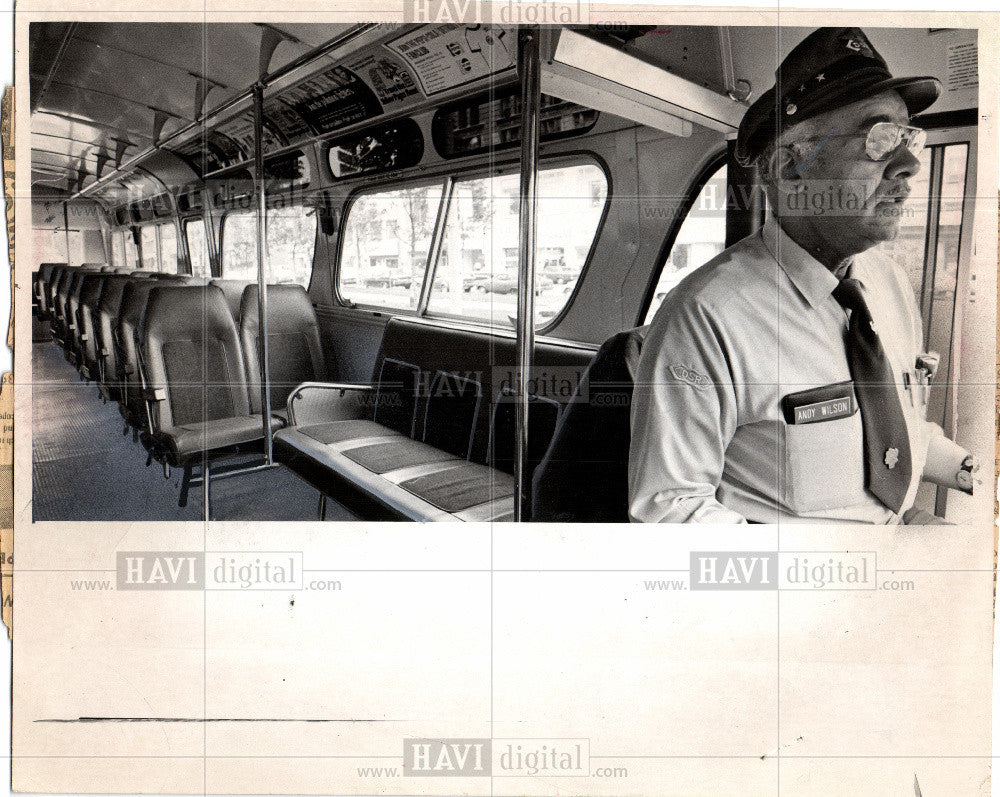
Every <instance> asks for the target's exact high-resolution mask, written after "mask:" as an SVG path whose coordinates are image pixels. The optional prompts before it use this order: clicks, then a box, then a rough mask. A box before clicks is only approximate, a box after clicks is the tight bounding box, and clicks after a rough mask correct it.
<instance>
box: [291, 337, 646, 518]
mask: <svg viewBox="0 0 1000 797" xmlns="http://www.w3.org/2000/svg"><path fill="white" fill-rule="evenodd" d="M639 337H640V336H639V335H638V334H637V333H636V332H626V333H622V334H620V335H618V336H615V338H613V339H611V340H610V341H608V343H607V344H605V346H603V347H602V348H601V349H600V350H599V351H598V352H597V356H596V357H595V356H594V351H593V349H591V348H589V347H586V346H582V345H575V344H571V343H568V342H564V341H550V340H545V339H541V340H539V341H538V342H537V343H536V347H535V352H534V364H533V371H532V374H533V385H532V388H533V389H532V390H530V391H529V393H530V394H531V396H532V398H531V399H530V400H529V403H528V412H527V417H528V448H527V452H526V454H527V456H526V460H525V470H526V474H527V487H526V488H525V493H526V494H525V496H524V501H525V503H526V504H527V506H528V508H529V513H528V515H529V516H530V518H531V519H532V520H537V521H592V520H600V521H627V520H628V511H627V467H628V446H629V405H630V403H631V394H632V381H631V376H630V374H629V370H628V367H627V361H628V356H629V351H630V349H634V350H635V351H636V352H637V350H638V349H637V347H638V342H639ZM515 362H516V346H515V339H514V336H513V335H511V334H509V333H505V332H501V331H499V330H486V329H483V328H481V327H473V326H471V325H470V326H461V325H458V324H455V323H444V322H439V321H431V320H427V319H418V318H406V317H395V318H392V319H390V321H389V322H388V325H387V326H386V328H385V332H384V334H383V337H382V343H381V347H380V350H379V353H378V357H377V360H376V363H375V368H374V371H373V374H372V380H371V383H370V384H355V385H349V384H327V385H317V384H306V385H302V386H300V387H299V388H297V389H296V390H295V391H294V392H293V393H292V395H291V397H290V400H289V407H288V409H289V425H288V426H287V427H285V428H284V429H282V430H280V431H278V432H277V433H276V434H275V437H274V456H275V459H276V460H277V461H279V462H281V463H282V464H284V465H285V466H286V467H287V468H289V469H290V470H292V471H293V472H295V473H297V474H298V475H299V476H301V477H302V478H303V479H305V480H306V481H308V482H309V483H310V484H312V485H313V486H314V487H316V488H317V489H318V490H319V491H320V492H321V493H322V494H324V495H328V496H331V497H333V498H334V499H336V500H337V501H338V502H339V503H341V504H343V505H345V506H347V507H349V508H351V509H352V510H354V511H355V512H357V513H358V514H360V515H361V516H363V517H366V518H372V519H396V520H401V519H402V520H420V521H431V520H464V521H503V520H512V519H513V518H514V507H515V501H514V493H515V491H516V489H517V485H516V484H515V480H514V476H513V474H514V469H515V462H514V460H515V441H516V440H517V431H516V427H515V415H516V408H517V401H518V399H517V393H516V390H517V380H516V369H515V365H514V364H515Z"/></svg>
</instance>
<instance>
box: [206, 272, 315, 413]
mask: <svg viewBox="0 0 1000 797" xmlns="http://www.w3.org/2000/svg"><path fill="white" fill-rule="evenodd" d="M220 290H221V288H220ZM258 295H259V289H258V287H257V285H256V284H255V283H251V284H249V285H247V286H246V288H245V289H244V291H243V298H242V300H241V302H240V311H239V316H240V342H241V343H242V345H243V356H244V360H245V362H246V371H247V383H248V385H249V389H250V406H251V407H252V408H253V411H254V412H260V411H261V400H260V356H259V352H260V313H259V310H258V307H257V297H258ZM267 345H268V355H269V356H268V361H269V372H270V373H269V377H270V382H271V409H281V408H282V407H284V406H285V403H286V402H287V401H288V394H289V393H291V392H292V390H294V389H295V387H296V386H297V385H301V384H302V383H303V382H323V381H325V380H327V379H328V378H329V375H328V369H327V366H326V359H325V357H324V355H323V345H322V343H321V342H320V337H319V321H318V320H317V319H316V311H315V310H314V309H313V306H312V302H311V301H310V300H309V294H307V293H306V290H305V288H303V287H302V286H301V285H290V284H281V285H268V286H267Z"/></svg>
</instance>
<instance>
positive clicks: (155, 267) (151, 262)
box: [139, 224, 160, 271]
mask: <svg viewBox="0 0 1000 797" xmlns="http://www.w3.org/2000/svg"><path fill="white" fill-rule="evenodd" d="M139 249H140V253H141V255H142V267H143V268H144V269H146V270H147V271H159V270H160V256H159V253H158V252H157V249H156V227H154V226H153V225H152V224H147V225H146V226H145V227H141V228H140V229H139Z"/></svg>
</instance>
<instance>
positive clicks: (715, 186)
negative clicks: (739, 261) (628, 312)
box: [643, 166, 726, 324]
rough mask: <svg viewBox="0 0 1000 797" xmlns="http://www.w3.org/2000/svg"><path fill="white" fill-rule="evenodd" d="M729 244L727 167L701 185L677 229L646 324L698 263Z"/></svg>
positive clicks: (705, 261)
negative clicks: (667, 296) (727, 228)
mask: <svg viewBox="0 0 1000 797" xmlns="http://www.w3.org/2000/svg"><path fill="white" fill-rule="evenodd" d="M725 248H726V167H725V166H723V167H722V168H720V169H719V170H718V171H717V172H716V173H715V174H713V175H712V176H711V177H710V178H709V179H708V181H707V182H706V183H705V185H704V186H703V187H702V189H701V193H699V194H698V198H697V199H696V200H695V201H694V204H693V205H692V206H691V209H690V210H689V211H688V214H687V216H686V217H685V219H684V223H683V224H681V228H680V230H678V231H677V238H676V239H675V240H674V245H673V247H672V248H671V250H670V254H669V256H668V257H667V259H666V261H665V262H664V264H663V266H662V269H661V270H660V278H659V280H658V281H657V283H656V288H655V289H654V290H653V300H652V301H651V302H650V305H649V311H648V312H647V313H646V318H645V320H644V321H643V323H644V324H648V323H649V322H650V321H652V320H653V316H654V315H656V311H657V310H659V309H660V304H662V302H663V297H664V296H666V295H667V294H668V293H670V291H671V290H673V288H674V286H676V285H677V283H678V282H680V281H681V280H682V279H684V278H685V277H686V276H687V275H688V274H690V273H691V272H692V271H694V270H695V269H696V268H698V267H699V266H703V265H705V263H707V262H708V261H709V260H711V259H712V258H713V257H715V256H716V255H717V254H719V252H721V251H722V250H723V249H725Z"/></svg>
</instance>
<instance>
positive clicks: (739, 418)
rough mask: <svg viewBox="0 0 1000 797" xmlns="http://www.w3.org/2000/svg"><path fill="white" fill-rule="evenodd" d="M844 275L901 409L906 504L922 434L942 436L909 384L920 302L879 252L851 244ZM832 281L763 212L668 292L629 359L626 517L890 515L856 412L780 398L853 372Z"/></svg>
mask: <svg viewBox="0 0 1000 797" xmlns="http://www.w3.org/2000/svg"><path fill="white" fill-rule="evenodd" d="M850 276H852V277H854V278H856V279H858V280H860V281H861V283H862V287H863V290H864V293H865V299H866V301H867V303H868V307H869V309H870V311H871V314H872V317H873V320H874V322H875V326H876V329H877V331H878V334H879V336H880V338H881V340H882V345H883V348H884V349H885V351H886V355H887V356H888V359H889V361H890V363H891V365H892V368H893V370H894V371H895V374H896V382H897V389H898V392H899V396H900V401H901V404H902V407H903V411H904V414H905V416H906V423H907V428H908V433H909V443H910V451H911V454H912V459H913V468H912V474H913V475H912V479H911V484H910V488H909V491H908V493H907V496H906V500H905V502H904V504H903V511H905V510H906V509H907V508H909V507H910V506H911V505H912V503H913V499H914V496H915V494H916V490H917V487H918V484H919V481H920V476H921V471H922V470H923V467H924V461H925V458H926V455H927V447H928V441H929V440H930V439H931V437H933V436H937V437H942V436H943V433H942V432H941V429H940V427H937V426H936V425H934V424H931V423H928V422H927V421H925V420H924V414H925V410H926V399H925V398H924V399H921V397H920V396H919V395H918V394H917V391H915V390H914V391H911V389H910V388H909V387H905V386H904V373H906V374H908V377H906V378H911V377H912V374H913V370H914V365H915V361H916V357H917V355H918V353H920V351H921V346H922V341H923V335H922V331H921V321H920V315H919V313H918V311H917V307H916V303H915V301H914V296H913V291H912V288H911V287H910V285H909V283H908V282H907V279H906V276H905V274H904V273H903V272H902V270H901V269H899V267H898V266H896V264H895V263H893V262H892V261H891V260H889V259H888V258H886V257H885V256H883V255H881V254H880V253H878V252H874V251H869V252H865V253H862V254H859V255H857V256H856V257H855V258H854V262H853V264H852V266H851V273H850ZM837 284H838V278H837V277H836V276H835V275H834V274H833V273H831V272H830V270H829V269H827V268H826V267H825V266H823V265H822V264H821V263H819V262H818V261H817V260H816V259H815V258H813V257H812V256H811V255H809V253H807V252H806V251H805V250H804V249H802V248H801V247H800V246H798V244H796V243H795V242H794V241H792V240H791V238H789V237H788V236H787V235H786V234H785V233H784V232H783V231H782V230H781V228H780V227H779V226H778V224H777V222H776V221H775V219H774V218H773V217H772V218H769V219H768V220H767V222H766V224H765V225H764V228H763V229H762V230H761V231H759V232H758V233H756V234H755V235H751V236H749V237H747V238H745V239H744V240H742V241H740V242H739V243H737V244H735V245H734V246H732V247H730V248H729V249H727V250H726V251H724V252H723V253H722V254H720V255H719V256H718V257H716V258H714V259H713V260H711V261H709V262H708V263H707V264H705V265H704V266H703V267H701V268H699V269H698V270H696V271H695V272H693V273H692V274H691V275H689V276H688V277H687V278H686V279H684V280H683V281H682V282H681V283H680V284H679V285H678V286H677V287H676V288H675V289H674V290H673V291H671V292H670V293H669V294H668V295H667V297H666V298H665V299H664V300H663V304H662V306H661V307H660V309H659V311H658V312H657V314H656V316H655V317H654V319H653V321H652V323H651V325H650V328H649V333H648V334H647V336H646V339H645V342H644V343H643V347H642V354H641V356H640V359H639V364H638V367H637V372H636V386H635V395H634V399H633V405H632V443H631V450H630V455H629V511H630V515H631V517H632V519H633V520H637V521H643V522H664V523H683V522H719V523H733V522H742V521H744V520H753V521H757V522H763V523H773V522H777V521H778V520H779V519H780V520H796V519H798V520H801V521H808V522H819V521H831V522H834V521H839V522H844V521H848V522H850V521H856V522H864V523H895V522H898V520H899V517H898V516H897V515H896V514H894V513H893V512H892V511H891V510H889V509H888V508H887V507H886V506H885V505H884V504H882V503H881V502H880V501H879V500H878V499H877V498H875V496H873V495H872V494H871V493H869V492H868V491H867V490H866V489H865V486H864V480H865V465H864V447H863V438H862V424H861V414H860V412H855V413H854V414H853V415H851V416H850V417H840V418H836V419H833V420H826V421H822V422H818V423H807V424H790V423H786V421H785V418H784V414H783V412H782V409H781V400H782V397H784V396H786V395H788V394H789V393H795V392H798V391H802V390H807V389H810V388H817V387H821V386H824V385H832V384H834V383H837V382H845V381H848V380H850V378H851V373H850V369H849V367H848V362H847V349H846V343H845V341H846V336H847V329H848V315H847V313H846V311H845V310H844V308H843V307H841V305H840V304H839V303H838V302H837V300H836V299H835V298H834V297H833V295H832V293H833V290H834V288H836V287H837ZM911 392H913V393H914V395H915V399H914V400H911Z"/></svg>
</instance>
